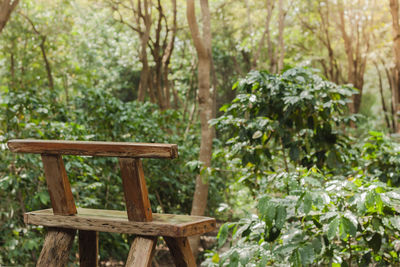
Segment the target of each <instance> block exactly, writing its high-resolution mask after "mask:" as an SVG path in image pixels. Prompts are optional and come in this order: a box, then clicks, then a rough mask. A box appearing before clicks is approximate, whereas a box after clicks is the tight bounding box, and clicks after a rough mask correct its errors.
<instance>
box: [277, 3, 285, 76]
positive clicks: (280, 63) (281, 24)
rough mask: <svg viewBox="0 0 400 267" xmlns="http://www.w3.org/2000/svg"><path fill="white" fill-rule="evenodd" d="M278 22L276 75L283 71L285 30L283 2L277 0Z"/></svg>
mask: <svg viewBox="0 0 400 267" xmlns="http://www.w3.org/2000/svg"><path fill="white" fill-rule="evenodd" d="M278 5H279V21H278V28H279V36H278V43H279V58H278V73H280V72H281V71H282V70H283V59H284V58H285V42H284V39H283V31H284V29H285V16H286V11H285V10H284V7H283V5H284V0H279V2H278Z"/></svg>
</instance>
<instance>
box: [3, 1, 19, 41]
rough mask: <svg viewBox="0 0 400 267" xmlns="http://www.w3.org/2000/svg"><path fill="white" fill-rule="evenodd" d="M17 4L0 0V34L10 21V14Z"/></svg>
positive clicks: (16, 2)
mask: <svg viewBox="0 0 400 267" xmlns="http://www.w3.org/2000/svg"><path fill="white" fill-rule="evenodd" d="M11 2H12V3H11ZM18 2H19V0H14V1H12V0H0V33H1V32H2V31H3V29H4V27H5V26H6V24H7V22H8V20H9V19H10V16H11V12H13V10H14V9H15V7H16V6H17V5H18Z"/></svg>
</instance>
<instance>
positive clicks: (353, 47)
mask: <svg viewBox="0 0 400 267" xmlns="http://www.w3.org/2000/svg"><path fill="white" fill-rule="evenodd" d="M338 3H339V23H338V25H339V28H340V31H341V33H342V38H343V42H344V48H345V51H346V57H347V67H348V69H347V72H348V73H347V74H348V75H347V79H348V80H347V82H349V83H351V84H353V86H354V87H355V88H356V89H358V90H359V93H358V94H356V95H353V104H352V105H350V110H351V112H352V113H358V112H359V111H360V107H361V99H362V93H363V87H364V73H365V68H366V63H367V54H368V52H369V43H370V42H369V36H370V33H369V30H370V29H367V27H368V26H369V24H370V23H371V22H372V19H371V18H369V19H366V20H365V21H363V22H361V20H357V21H356V24H355V25H350V27H353V28H351V34H350V35H349V34H348V32H347V31H346V18H345V12H344V7H343V3H342V1H339V2H338ZM357 5H358V6H360V5H361V4H360V3H359V2H357ZM360 23H363V24H360ZM350 24H351V23H350ZM363 47H364V48H365V49H364V50H365V51H364V53H362V49H363Z"/></svg>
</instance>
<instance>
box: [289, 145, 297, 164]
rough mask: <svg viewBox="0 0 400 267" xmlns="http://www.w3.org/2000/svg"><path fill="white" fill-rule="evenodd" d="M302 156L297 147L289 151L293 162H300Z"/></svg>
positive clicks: (294, 146)
mask: <svg viewBox="0 0 400 267" xmlns="http://www.w3.org/2000/svg"><path fill="white" fill-rule="evenodd" d="M299 156H300V149H299V147H298V146H297V145H293V146H291V147H290V150H289V157H290V159H291V160H292V161H295V162H296V161H298V160H299Z"/></svg>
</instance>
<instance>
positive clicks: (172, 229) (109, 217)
mask: <svg viewBox="0 0 400 267" xmlns="http://www.w3.org/2000/svg"><path fill="white" fill-rule="evenodd" d="M77 212H78V213H77V214H75V215H54V214H53V209H45V210H38V211H32V212H27V213H25V215H24V221H25V223H27V224H34V225H43V226H47V227H61V228H71V229H79V230H91V231H99V232H113V233H126V234H138V235H144V236H169V237H187V236H192V235H200V234H204V233H207V232H210V231H212V230H214V229H215V225H216V222H215V219H214V218H209V217H201V216H189V215H176V214H158V213H153V221H151V222H135V221H129V220H128V216H127V213H126V211H119V210H100V209H86V208H77Z"/></svg>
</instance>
